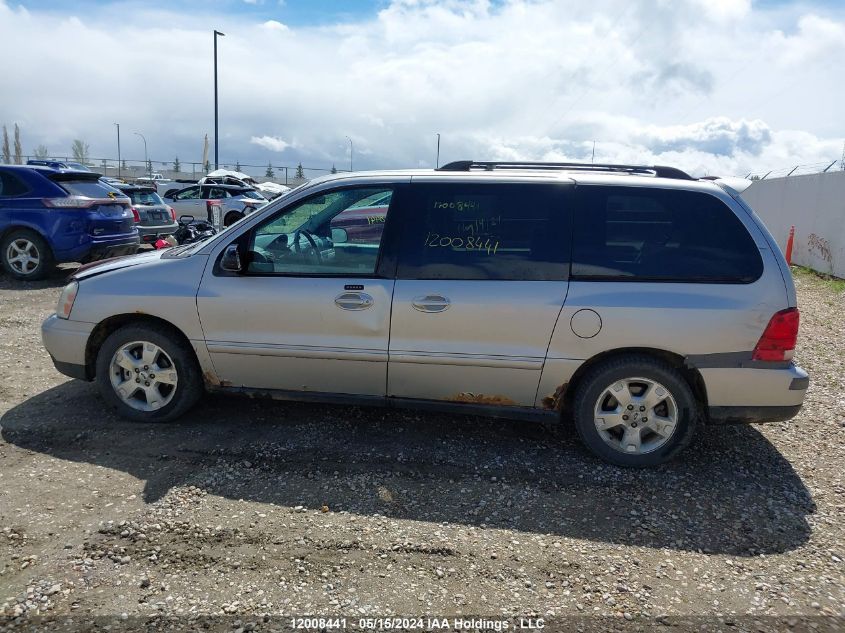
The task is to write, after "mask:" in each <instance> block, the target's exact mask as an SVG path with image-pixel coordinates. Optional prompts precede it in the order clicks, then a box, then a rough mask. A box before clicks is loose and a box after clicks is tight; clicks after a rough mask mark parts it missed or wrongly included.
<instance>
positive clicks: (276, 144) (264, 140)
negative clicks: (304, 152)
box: [249, 135, 293, 152]
mask: <svg viewBox="0 0 845 633" xmlns="http://www.w3.org/2000/svg"><path fill="white" fill-rule="evenodd" d="M249 142H250V143H253V144H254V145H260V146H261V147H264V148H265V149H269V150H270V151H271V152H283V151H285V150H286V149H287V148H288V147H293V145H292V144H291V143H288V142H287V141H285V140H283V139H280V138H279V137H278V136H266V135H265V136H253V137H252V138H251V139H249Z"/></svg>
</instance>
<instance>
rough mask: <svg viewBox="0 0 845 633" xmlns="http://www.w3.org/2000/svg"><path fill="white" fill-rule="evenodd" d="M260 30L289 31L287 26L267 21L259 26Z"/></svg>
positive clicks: (274, 21) (275, 21)
mask: <svg viewBox="0 0 845 633" xmlns="http://www.w3.org/2000/svg"><path fill="white" fill-rule="evenodd" d="M261 27H262V28H265V29H267V30H268V31H282V32H284V31H289V30H290V29H289V28H288V26H287V24H282V23H281V22H279V21H277V20H267V21H266V22H264V23H262V24H261Z"/></svg>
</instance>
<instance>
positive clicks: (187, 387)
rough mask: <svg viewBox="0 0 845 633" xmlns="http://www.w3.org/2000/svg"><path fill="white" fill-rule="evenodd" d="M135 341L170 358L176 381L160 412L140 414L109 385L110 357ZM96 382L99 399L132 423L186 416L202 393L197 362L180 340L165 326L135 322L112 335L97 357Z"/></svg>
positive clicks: (189, 348)
mask: <svg viewBox="0 0 845 633" xmlns="http://www.w3.org/2000/svg"><path fill="white" fill-rule="evenodd" d="M135 341H144V342H149V343H153V344H154V345H157V346H158V347H159V348H161V350H163V351H164V352H165V353H166V354H167V356H169V357H170V359H172V362H173V366H174V368H175V370H176V374H177V376H178V380H177V381H176V386H175V387H174V393H173V394H172V398H171V399H170V401H169V402H167V404H165V405H164V406H162V407H161V408H160V409H157V410H152V411H141V410H139V409H135V408H133V407H132V406H130V405H129V404H127V403H126V402H124V401H123V400H122V399H121V397H120V396H118V394H117V392H116V391H115V387H113V386H112V382H111V378H112V376H111V373H112V367H111V362H112V357H113V356H114V354H115V352H117V350H118V349H120V348H121V347H122V346H124V345H127V344H129V343H132V342H135ZM96 382H97V387H98V388H99V390H100V394H101V395H102V397H103V399H104V400H105V401H106V402H107V403H108V404H109V405H110V406H112V407H113V408H114V409H115V410H116V411H117V412H118V414H119V415H121V416H122V417H124V418H128V419H130V420H134V421H136V422H170V421H171V420H175V419H176V418H178V417H180V416H181V415H183V414H184V413H186V412H187V411H188V410H189V409H190V408H191V407H193V406H194V405H195V404H196V403H197V401H198V400H199V399H200V397H201V396H202V394H203V382H202V376H201V371H200V367H199V363H198V362H197V358H196V356H195V354H194V351H193V350H192V349H191V347H190V345H188V344H187V343H186V342H185V341H184V339H183V338H182V337H181V336H179V335H178V334H177V333H176V332H175V331H174V330H173V329H172V328H170V327H167V326H165V325H159V324H151V323H138V324H134V325H132V324H130V325H125V326H123V327H121V328H119V329H118V330H115V331H114V332H112V333H111V334H110V335H109V336H108V338H106V340H105V341H104V342H103V344H102V346H101V347H100V350H99V352H98V354H97V366H96Z"/></svg>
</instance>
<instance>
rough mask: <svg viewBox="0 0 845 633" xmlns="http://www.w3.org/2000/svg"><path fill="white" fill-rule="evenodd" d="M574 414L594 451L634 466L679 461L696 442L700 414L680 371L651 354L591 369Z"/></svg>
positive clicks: (576, 402) (581, 432)
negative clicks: (687, 448) (679, 456)
mask: <svg viewBox="0 0 845 633" xmlns="http://www.w3.org/2000/svg"><path fill="white" fill-rule="evenodd" d="M573 413H574V417H575V427H576V429H577V430H578V434H579V435H580V437H581V439H582V440H583V442H584V444H586V445H587V447H588V448H589V449H590V450H592V451H593V452H594V453H595V454H596V455H598V456H599V457H601V458H602V459H604V460H605V461H608V462H610V463H612V464H616V465H618V466H630V467H646V466H655V465H657V464H662V463H663V462H666V461H669V460H670V459H672V458H673V457H675V455H677V454H678V453H679V452H680V451H682V450H683V449H684V448H685V447H686V446H687V445H688V444H689V443H690V442H691V441H692V438H693V435H694V433H695V429H696V425H697V422H698V416H699V411H698V405H697V403H696V400H695V396H694V395H693V393H692V389H690V386H689V384H687V382H686V380H685V379H684V377H683V376H682V375H681V373H680V372H679V371H678V370H677V369H675V368H674V367H672V366H671V365H669V364H668V363H665V362H664V361H661V360H658V359H656V358H652V357H649V356H626V357H619V358H613V359H608V360H607V361H604V362H601V363H599V364H597V365H596V366H595V367H593V368H592V369H590V370H589V371H588V372H587V374H586V375H585V376H584V377H583V379H582V380H581V381H580V383H579V386H578V387H577V390H576V393H575V398H574V401H573Z"/></svg>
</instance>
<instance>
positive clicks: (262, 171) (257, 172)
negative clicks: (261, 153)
mask: <svg viewBox="0 0 845 633" xmlns="http://www.w3.org/2000/svg"><path fill="white" fill-rule="evenodd" d="M30 159H35V160H55V161H62V162H67V161H72V162H84V163H85V165H87V166H88V168H89V169H91V170H92V171H96V172H98V173H100V174H102V175H103V176H109V177H112V178H123V179H128V180H133V179H135V178H141V177H143V176H149V175H150V174H161V175H162V176H163V177H164V178H167V179H168V180H198V179H200V178H202V177H203V176H205V175H206V174H207V173H208V172H209V171H214V166H213V165H208V167H209V169H208V170H207V169H206V165H205V164H203V163H202V162H191V161H181V160H180V161H179V165H178V169H177V166H176V161H175V160H171V161H161V160H153V159H150V160H148V161H145V160H138V159H129V158H124V159H121V160H120V161H118V160H117V159H116V158H91V157H89V158H87V159H86V160H85V161H79V160H77V159H76V158H73V157H72V156H49V157H42V156H24V157H23V162H24V163H25V162H26V161H28V160H30ZM220 169H228V170H231V171H240V172H243V173H245V174H247V175H248V176H251V177H252V178H254V179H255V180H256V181H257V182H268V181H269V182H275V183H277V184H280V185H286V186H288V187H295V186H297V185H299V184H302V183H303V182H306V181H308V180H311V179H312V178H317V177H318V176H324V175H326V174H330V173H333V172H332V170H331V169H325V168H320V167H304V166H303V167H302V168H301V169H302V175H301V176H298V175H297V172H298V170H299V169H300V168H299V166H297V165H293V166H292V165H273V164H272V163H271V164H270V165H269V167H268V165H266V164H265V165H257V164H251V163H250V164H244V163H237V162H231V163H220ZM334 171H335V172H340V171H348V170H343V169H336V170H334Z"/></svg>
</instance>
